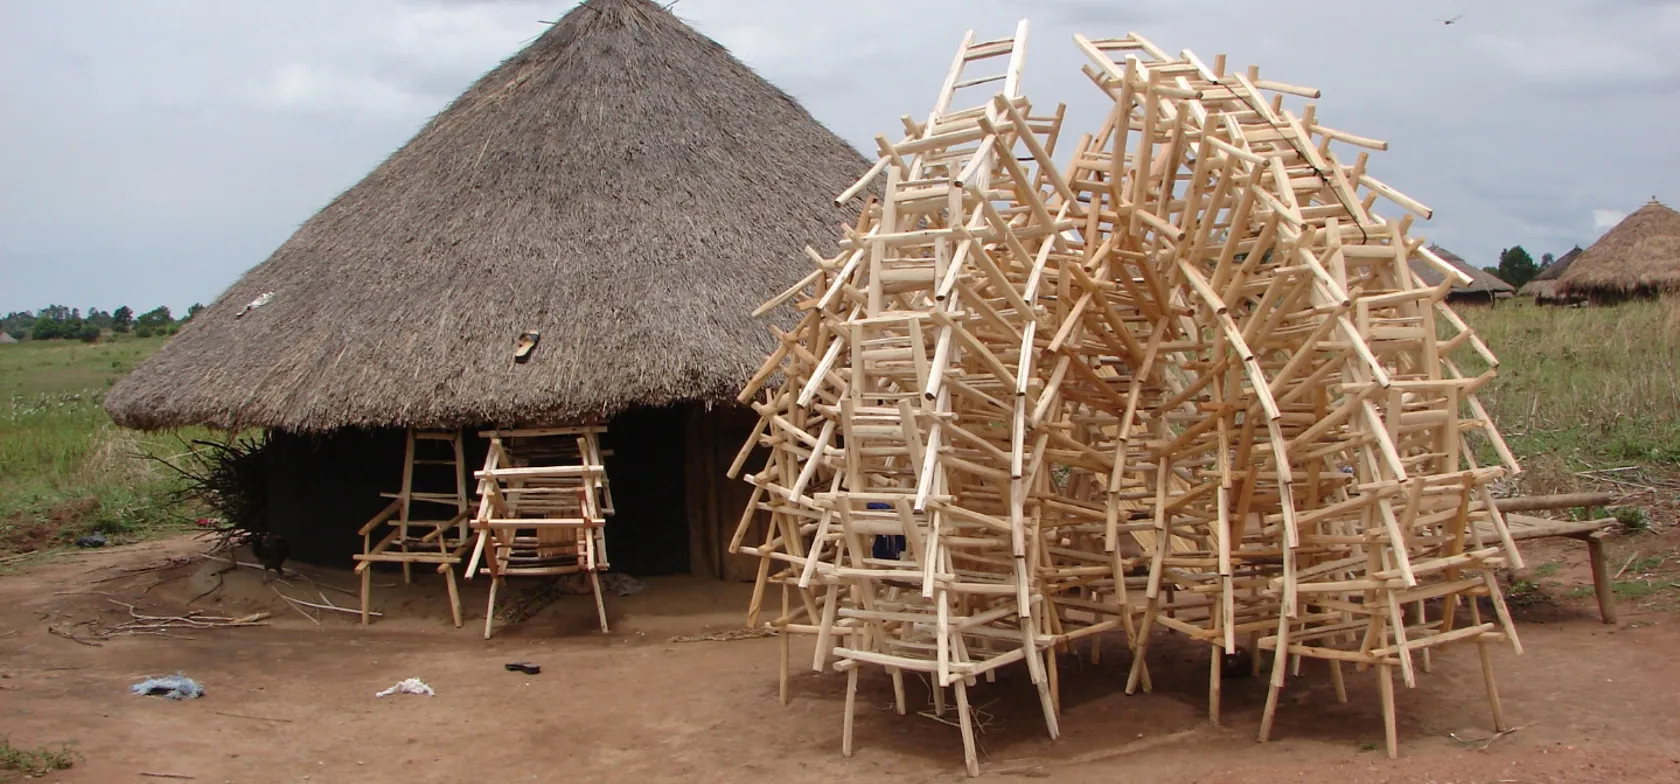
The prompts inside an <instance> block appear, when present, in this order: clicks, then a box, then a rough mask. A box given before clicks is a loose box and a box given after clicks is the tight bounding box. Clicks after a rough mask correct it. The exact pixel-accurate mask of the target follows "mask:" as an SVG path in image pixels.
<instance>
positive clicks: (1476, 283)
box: [1412, 245, 1517, 305]
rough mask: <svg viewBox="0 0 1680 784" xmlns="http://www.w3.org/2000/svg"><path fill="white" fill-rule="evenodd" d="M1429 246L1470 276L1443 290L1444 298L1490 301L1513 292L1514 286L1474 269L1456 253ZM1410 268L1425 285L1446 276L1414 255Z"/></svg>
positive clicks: (1469, 302) (1474, 302)
mask: <svg viewBox="0 0 1680 784" xmlns="http://www.w3.org/2000/svg"><path fill="white" fill-rule="evenodd" d="M1429 250H1431V251H1433V252H1434V253H1435V255H1437V256H1440V257H1441V258H1442V259H1443V260H1444V261H1446V262H1447V263H1448V264H1451V265H1453V266H1454V267H1457V268H1458V269H1459V270H1460V271H1462V272H1463V273H1464V274H1466V275H1469V276H1470V282H1469V283H1461V284H1458V285H1455V286H1453V287H1452V290H1451V291H1449V292H1447V301H1448V302H1450V303H1452V304H1455V305H1492V304H1493V303H1494V302H1496V301H1498V300H1501V299H1506V298H1509V297H1512V296H1515V295H1516V293H1517V290H1516V289H1515V288H1513V287H1512V286H1511V284H1509V283H1506V282H1505V281H1503V280H1500V279H1499V278H1497V277H1494V276H1493V275H1490V274H1488V273H1487V272H1484V271H1482V270H1479V269H1477V268H1476V267H1474V266H1472V265H1471V264H1470V262H1467V261H1465V260H1464V259H1463V258H1461V257H1460V256H1459V255H1458V254H1456V253H1453V252H1452V251H1450V250H1447V249H1446V248H1443V247H1441V246H1439V245H1430V246H1429ZM1412 271H1413V272H1416V273H1417V275H1418V277H1419V278H1422V279H1423V282H1424V284H1425V285H1428V286H1439V285H1441V281H1442V280H1444V279H1446V276H1445V275H1442V274H1441V273H1440V272H1439V271H1438V270H1436V269H1435V268H1434V267H1432V266H1430V265H1428V264H1425V263H1424V262H1423V261H1422V260H1421V259H1417V258H1414V259H1412Z"/></svg>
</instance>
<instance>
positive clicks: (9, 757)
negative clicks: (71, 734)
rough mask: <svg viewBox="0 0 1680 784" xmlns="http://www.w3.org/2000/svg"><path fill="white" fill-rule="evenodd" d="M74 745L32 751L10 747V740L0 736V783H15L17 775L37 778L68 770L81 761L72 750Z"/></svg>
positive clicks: (43, 747) (66, 744) (45, 747)
mask: <svg viewBox="0 0 1680 784" xmlns="http://www.w3.org/2000/svg"><path fill="white" fill-rule="evenodd" d="M74 745H75V744H74V743H62V744H59V745H58V747H56V748H52V747H48V746H37V747H35V748H32V749H25V748H19V747H17V746H13V745H12V741H11V738H9V737H7V736H5V735H0V781H15V780H16V779H17V774H20V773H21V774H23V775H24V777H26V778H38V777H40V776H45V775H47V774H48V773H52V772H54V771H59V770H68V769H69V768H71V767H74V766H75V764H76V763H78V762H81V761H82V755H80V754H78V753H76V750H75V749H74V748H72V746H74Z"/></svg>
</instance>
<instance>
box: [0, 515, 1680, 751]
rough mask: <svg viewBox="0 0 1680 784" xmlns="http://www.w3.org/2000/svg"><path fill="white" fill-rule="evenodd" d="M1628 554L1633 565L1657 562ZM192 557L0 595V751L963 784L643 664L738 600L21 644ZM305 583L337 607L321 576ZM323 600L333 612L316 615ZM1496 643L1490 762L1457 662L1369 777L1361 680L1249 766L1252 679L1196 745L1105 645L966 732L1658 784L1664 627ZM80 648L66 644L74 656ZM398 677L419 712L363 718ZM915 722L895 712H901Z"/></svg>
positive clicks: (246, 588) (1159, 686) (209, 604)
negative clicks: (1093, 660)
mask: <svg viewBox="0 0 1680 784" xmlns="http://www.w3.org/2000/svg"><path fill="white" fill-rule="evenodd" d="M1673 533H1674V532H1672V531H1671V532H1670V535H1665V536H1664V537H1663V539H1664V540H1665V541H1666V540H1670V539H1674V538H1675V537H1673V536H1672V534H1673ZM1652 539H1653V538H1651V537H1646V540H1647V541H1648V543H1649V544H1647V545H1641V546H1642V547H1644V546H1652V547H1654V546H1657V545H1662V546H1666V547H1668V548H1673V547H1674V546H1675V543H1676V542H1675V541H1666V543H1664V542H1652V541H1651V540H1652ZM200 549H202V545H201V544H200V543H197V542H194V541H192V540H191V539H186V538H182V539H176V540H171V541H165V542H154V543H149V544H142V545H135V546H129V547H121V548H112V549H110V550H106V551H98V552H90V553H75V554H72V555H70V556H66V557H64V558H61V559H58V560H51V561H47V562H44V563H39V564H36V565H35V566H33V567H32V568H30V569H29V571H27V572H25V573H22V574H14V575H11V576H6V577H0V734H6V735H9V736H10V737H11V742H12V743H13V745H15V746H20V747H29V746H34V745H38V744H56V743H59V742H63V741H69V740H74V741H75V742H76V744H77V745H76V748H77V749H78V750H79V751H80V752H81V754H82V755H84V757H85V761H83V762H81V763H79V764H77V765H76V766H75V767H74V768H72V769H70V770H67V771H63V772H60V773H56V774H52V775H51V776H49V777H48V778H49V780H51V781H57V782H116V781H162V780H165V779H158V778H143V777H141V776H140V775H139V774H140V773H141V772H151V773H170V774H177V775H181V776H191V777H194V778H193V779H192V780H195V781H198V782H224V781H226V782H300V781H311V782H461V781H469V780H483V781H498V782H499V781H555V780H567V779H574V778H579V779H582V780H588V781H627V782H628V781H639V782H661V781H685V782H738V781H771V780H774V781H777V782H798V781H827V782H832V781H835V780H842V779H845V780H862V779H868V780H891V781H907V782H919V781H950V782H955V781H960V780H963V779H964V776H963V771H962V749H961V745H960V741H959V740H958V735H957V730H956V729H955V728H954V727H950V726H946V725H944V724H941V723H938V722H936V721H932V720H930V719H927V718H922V717H919V716H915V715H912V716H908V717H901V716H897V715H895V714H894V713H893V711H892V707H891V704H892V691H891V685H890V682H889V680H888V679H887V678H886V676H885V675H884V674H883V673H881V672H880V671H879V670H878V669H875V668H871V669H866V670H865V674H864V677H863V681H862V685H861V688H860V694H859V701H858V705H859V708H858V723H857V729H856V747H857V751H856V755H855V756H854V757H852V758H851V759H845V758H843V757H842V756H841V755H840V722H841V710H842V704H843V693H844V684H845V679H844V677H843V676H840V675H835V674H832V673H829V674H821V675H819V674H815V673H812V672H810V670H809V662H810V655H811V648H810V645H811V643H810V641H809V640H808V639H805V638H796V639H795V640H794V643H793V661H794V667H795V675H794V678H793V687H792V703H791V704H790V705H787V706H782V705H780V704H779V703H778V702H777V699H776V669H777V656H778V646H779V642H778V641H777V640H775V639H745V640H734V641H728V642H671V641H670V638H672V637H673V636H679V635H700V634H705V633H707V632H713V631H723V630H729V629H734V628H738V627H739V626H740V624H741V620H742V615H741V608H743V607H744V606H745V605H746V601H747V597H748V595H749V593H750V586H742V585H730V584H722V583H715V582H710V581H702V580H693V579H682V578H662V579H654V580H650V581H648V582H649V585H648V587H647V589H646V590H644V591H643V592H641V593H639V594H636V595H634V596H629V597H616V596H609V597H608V607H609V613H610V615H611V617H612V620H613V624H614V629H613V633H612V634H610V635H602V634H601V633H600V632H599V631H598V630H595V629H594V628H593V624H594V612H593V610H594V608H593V606H592V605H591V603H590V602H589V600H588V598H587V597H582V596H567V597H563V598H562V599H560V600H559V601H558V602H557V603H556V604H554V605H552V606H550V607H548V608H547V609H545V610H543V611H542V612H541V613H540V614H538V615H536V616H535V617H534V618H531V619H529V620H527V621H525V622H523V623H521V624H517V625H514V626H511V627H507V628H504V629H501V630H499V631H498V632H497V634H496V636H495V638H494V639H492V640H489V641H485V640H483V639H481V633H482V623H483V620H482V619H483V591H484V589H485V586H484V584H483V582H482V581H473V582H471V583H467V584H466V585H467V590H466V591H465V595H464V599H465V602H466V606H467V610H468V621H467V625H466V627H465V628H463V629H455V628H453V627H452V626H451V625H450V624H449V622H448V612H447V607H446V605H445V604H444V602H443V601H442V596H443V589H442V585H441V582H439V581H438V578H437V577H436V575H433V574H426V575H425V576H424V577H421V576H419V574H418V572H417V576H416V581H415V584H414V585H412V586H400V585H398V586H395V587H385V588H380V589H378V590H376V592H375V596H374V606H375V608H376V609H380V610H383V611H385V612H386V613H387V617H386V618H385V619H382V620H379V621H376V622H375V623H374V624H373V625H372V626H370V627H368V628H366V629H364V628H361V627H360V626H358V625H357V622H356V619H355V618H354V617H353V616H350V615H339V614H334V613H327V614H326V616H327V617H324V618H322V619H321V620H320V624H319V625H318V626H317V625H316V624H315V622H313V621H311V620H308V619H306V618H304V617H303V616H302V615H301V614H300V613H299V612H296V611H294V610H293V609H292V608H290V607H289V606H287V605H286V604H284V603H283V602H282V601H281V600H280V599H278V598H277V597H276V596H275V595H274V593H273V590H272V588H275V587H277V588H279V589H280V590H283V591H285V592H287V593H288V594H290V595H292V596H294V597H298V598H305V599H308V600H310V601H315V602H318V603H319V602H320V601H321V599H320V596H319V595H318V594H317V590H319V589H317V588H316V587H314V586H312V585H311V584H310V583H309V582H308V581H306V580H304V579H302V578H300V577H296V576H292V577H289V578H288V580H287V584H275V585H274V586H270V585H265V584H264V583H263V582H262V577H261V576H260V575H259V574H258V573H257V572H256V571H255V570H249V569H241V570H238V571H237V572H236V573H230V574H227V575H225V576H224V577H223V578H222V580H223V585H222V587H221V588H220V589H218V590H216V591H214V592H212V593H210V594H209V595H208V596H206V597H204V598H203V599H199V600H197V601H196V602H194V603H193V604H192V605H191V608H199V609H203V610H204V611H206V612H207V613H208V614H215V615H227V616H238V615H244V614H248V613H251V612H256V611H267V612H271V613H273V617H272V619H271V623H272V625H271V626H266V627H250V628H237V629H212V630H206V631H191V632H183V633H182V634H183V635H185V636H190V637H193V638H195V639H190V640H189V639H172V638H160V637H116V638H112V639H108V640H105V641H103V642H102V644H100V645H99V646H97V647H95V646H92V645H82V644H77V643H76V642H74V641H71V640H69V639H65V638H63V637H59V636H55V635H53V634H50V633H49V632H48V631H47V630H48V627H49V626H52V627H55V628H58V629H60V630H64V629H70V628H71V627H72V626H73V625H74V624H76V623H78V622H83V621H90V620H94V619H100V620H101V622H102V623H104V624H105V625H106V626H109V625H113V624H116V623H120V622H122V621H124V620H127V618H128V610H127V609H125V608H123V607H120V606H117V605H115V604H112V603H111V602H110V601H109V599H111V598H117V599H121V600H122V601H126V602H131V603H135V604H137V605H138V606H139V610H140V612H142V613H152V614H157V615H174V614H178V613H180V612H184V611H185V610H186V609H189V606H188V600H190V599H192V597H194V596H195V595H196V594H199V593H201V592H204V591H206V590H207V589H210V588H212V587H214V586H215V585H216V583H217V577H216V576H215V574H214V573H215V571H217V570H218V569H219V568H222V565H221V564H217V563H214V562H205V561H202V560H198V559H195V558H189V557H188V556H190V555H192V554H195V553H197V552H198V551H199V550H200ZM1621 549H1622V551H1627V550H1628V548H1627V547H1626V546H1623V547H1622V548H1621ZM1524 552H1525V555H1526V556H1527V557H1528V559H1529V561H1530V562H1531V563H1533V564H1538V563H1544V562H1546V561H1548V560H1555V559H1560V558H1561V559H1562V560H1565V561H1566V562H1568V561H1574V560H1577V559H1578V557H1579V556H1578V554H1576V553H1574V551H1573V550H1572V549H1570V548H1569V546H1568V544H1560V545H1557V546H1555V547H1553V546H1551V545H1544V544H1543V545H1537V546H1532V547H1527V548H1525V550H1524ZM247 557H248V556H247ZM1624 557H1625V556H1624ZM171 559H173V560H171ZM1571 565H1573V564H1571ZM157 566H161V567H163V568H156V569H151V570H147V571H142V569H144V568H146V567H157ZM303 571H304V572H307V573H308V574H310V575H313V576H314V577H315V578H316V579H318V580H320V581H321V582H322V583H327V584H333V585H339V586H344V587H350V586H352V585H354V582H353V580H352V579H351V576H350V575H348V574H345V573H342V572H331V571H327V570H318V569H313V568H305V569H304V570H303ZM428 571H429V570H428ZM1575 571H1576V570H1575V569H1573V568H1571V569H1567V573H1568V574H1573V573H1574V572H1575ZM1560 577H1564V575H1561V574H1560V575H1554V576H1553V579H1557V578H1560ZM1566 579H1567V578H1566ZM378 581H379V582H381V583H382V584H385V585H389V584H391V583H400V577H398V576H396V575H395V574H390V575H387V574H381V575H379V577H378ZM518 588H519V586H518V585H517V584H516V585H515V589H516V590H517V589H518ZM100 592H104V593H100ZM1554 593H1557V594H1559V595H1562V593H1563V592H1562V591H1554ZM325 595H326V596H327V597H329V598H331V600H332V601H333V602H334V603H336V604H339V605H342V606H346V607H349V606H353V605H354V603H355V599H354V598H352V597H350V596H348V595H345V594H343V593H341V592H337V591H327V592H326V593H325ZM1518 617H1519V619H1520V620H1521V621H1522V623H1521V625H1520V630H1521V632H1522V638H1523V643H1524V645H1525V646H1526V653H1525V654H1524V655H1522V656H1517V655H1514V654H1512V653H1510V652H1509V651H1502V652H1500V653H1499V654H1498V655H1497V664H1498V676H1499V679H1500V690H1501V697H1502V698H1503V702H1504V709H1505V714H1506V717H1507V719H1508V720H1509V721H1510V722H1511V724H1512V725H1514V726H1516V727H1518V728H1519V729H1518V730H1517V731H1515V732H1511V733H1508V734H1506V735H1504V736H1501V737H1499V738H1498V739H1497V740H1495V741H1494V742H1493V743H1492V744H1491V745H1490V746H1489V747H1488V748H1486V749H1485V750H1478V749H1477V748H1476V747H1477V746H1480V745H1481V744H1479V743H1473V744H1472V743H1464V742H1460V740H1455V739H1454V737H1453V735H1456V736H1457V738H1458V739H1464V740H1471V739H1486V738H1488V737H1489V736H1490V735H1491V734H1492V728H1491V719H1490V717H1489V714H1488V709H1487V703H1486V701H1485V699H1484V697H1483V691H1482V683H1481V675H1480V668H1479V667H1478V665H1477V662H1476V656H1475V653H1474V651H1473V650H1471V649H1455V650H1450V651H1446V652H1442V653H1440V654H1438V655H1436V656H1435V659H1434V672H1433V674H1427V675H1426V674H1423V673H1421V672H1420V673H1419V676H1418V688H1416V689H1405V688H1401V689H1399V694H1398V703H1399V714H1400V719H1399V731H1400V743H1401V749H1400V751H1401V757H1400V759H1399V760H1395V761H1390V760H1388V759H1386V758H1385V757H1384V756H1383V754H1382V752H1381V751H1380V750H1378V749H1379V748H1380V745H1381V743H1382V720H1381V718H1380V714H1379V712H1378V709H1377V696H1376V684H1375V680H1374V677H1373V676H1371V675H1370V674H1350V678H1349V692H1350V702H1349V703H1348V704H1346V705H1339V704H1337V703H1336V702H1335V700H1334V698H1333V696H1332V694H1333V692H1332V691H1331V687H1330V683H1329V678H1328V677H1327V674H1326V673H1325V672H1324V671H1322V670H1321V669H1318V668H1314V667H1312V666H1311V665H1309V666H1308V668H1307V669H1306V671H1304V672H1303V673H1302V676H1301V677H1299V678H1295V679H1291V681H1290V684H1289V685H1288V686H1287V687H1286V689H1285V691H1284V696H1283V702H1282V706H1281V707H1280V709H1279V712H1278V718H1277V727H1276V729H1275V730H1274V734H1273V738H1274V739H1273V741H1272V742H1270V743H1267V744H1264V745H1262V744H1257V743H1256V742H1255V741H1254V733H1255V730H1256V728H1257V727H1258V724H1259V715H1260V709H1261V706H1262V704H1263V701H1264V697H1265V684H1264V680H1263V679H1239V680H1228V681H1227V682H1226V688H1225V694H1226V699H1225V709H1224V726H1222V727H1216V726H1213V725H1210V724H1209V723H1208V722H1207V720H1206V714H1205V705H1206V697H1205V689H1206V685H1205V684H1206V676H1205V673H1206V668H1207V658H1206V657H1207V655H1208V653H1207V651H1206V650H1205V649H1197V648H1194V647H1189V646H1186V645H1183V644H1180V643H1179V642H1178V641H1177V640H1175V639H1174V638H1171V637H1162V638H1161V639H1160V641H1159V642H1158V643H1157V644H1156V645H1155V647H1154V649H1153V651H1152V655H1151V673H1152V674H1153V676H1154V683H1155V690H1154V692H1153V693H1149V694H1139V695H1136V696H1131V697H1128V696H1126V695H1124V694H1123V693H1122V688H1123V685H1124V681H1125V673H1126V666H1127V665H1128V663H1129V656H1128V654H1127V653H1126V652H1125V649H1124V645H1123V644H1122V642H1121V641H1120V640H1119V639H1118V638H1116V639H1113V640H1108V641H1106V642H1105V648H1104V651H1103V657H1102V662H1101V664H1098V665H1092V664H1090V663H1089V662H1088V661H1083V660H1082V659H1081V658H1079V657H1075V656H1072V655H1067V656H1064V657H1063V658H1062V659H1061V660H1060V661H1061V663H1060V669H1061V674H1062V694H1063V715H1062V722H1061V726H1062V730H1063V737H1062V738H1061V739H1060V740H1057V741H1050V740H1048V739H1047V738H1046V737H1045V734H1044V728H1043V721H1042V718H1041V716H1040V715H1039V713H1038V705H1037V700H1036V697H1035V696H1034V693H1033V690H1032V688H1031V686H1030V684H1028V683H1027V681H1026V675H1025V672H1024V671H1017V670H1019V668H1016V670H1010V671H1007V672H1005V673H1003V674H1002V675H1001V676H1000V677H999V679H998V682H997V683H996V684H982V685H981V686H980V687H979V688H978V689H976V690H975V692H974V693H975V694H976V697H975V699H976V705H977V706H978V707H980V708H981V709H982V710H984V711H985V713H986V714H987V715H988V716H989V718H988V719H987V720H986V723H985V725H984V733H983V735H982V736H981V743H982V745H983V747H984V751H983V755H982V760H983V762H982V775H983V776H985V777H988V778H994V779H996V778H1008V777H1026V778H1055V779H1057V780H1061V781H1070V782H1081V781H1092V782H1096V781H1102V782H1114V781H1149V782H1152V784H1157V783H1159V784H1171V783H1173V782H1220V783H1221V784H1241V783H1242V782H1266V784H1276V783H1277V782H1288V781H1312V782H1361V783H1363V782H1441V783H1443V784H1444V783H1446V782H1524V783H1527V782H1674V781H1680V699H1677V698H1676V696H1675V690H1674V686H1673V679H1672V677H1671V669H1672V668H1673V667H1674V666H1675V665H1676V664H1677V663H1680V657H1677V656H1676V654H1675V653H1674V651H1676V650H1680V616H1676V615H1675V614H1673V613H1672V611H1671V610H1668V609H1642V608H1641V607H1639V606H1636V605H1634V604H1632V603H1625V604H1624V606H1623V609H1622V618H1621V623H1620V625H1618V626H1606V625H1604V624H1601V623H1600V622H1599V620H1598V618H1597V615H1596V611H1595V610H1594V609H1593V607H1592V605H1591V602H1590V599H1584V600H1556V601H1549V602H1546V603H1545V605H1544V607H1540V608H1537V609H1536V610H1535V611H1533V612H1530V611H1528V610H1519V611H1518ZM92 628H96V627H91V626H86V625H84V626H79V627H74V628H73V629H71V631H70V632H69V633H71V634H75V635H76V636H80V637H87V636H89V634H90V631H89V630H90V629H92ZM515 661H532V662H535V663H538V664H540V665H541V666H542V673H541V674H540V675H535V676H528V675H524V674H520V673H514V672H508V671H506V670H505V669H504V668H503V664H504V663H507V662H515ZM174 672H182V673H185V674H186V675H188V676H190V677H193V678H195V679H196V680H198V681H199V682H200V683H202V684H203V685H204V687H205V690H206V694H205V696H204V697H203V698H202V699H199V700H195V701H182V702H174V701H169V700H165V699H161V698H155V697H138V696H132V695H130V694H129V693H128V687H129V685H130V684H132V683H134V682H136V681H138V680H140V679H141V678H144V677H147V676H152V675H164V674H169V673H174ZM1351 672H1352V671H1350V673H1351ZM408 677H417V678H420V679H422V680H424V681H426V682H427V683H428V684H430V685H431V686H432V687H433V688H434V689H436V690H437V696H435V697H418V696H411V695H400V694H399V695H393V696H390V697H385V698H382V699H381V698H375V697H374V692H376V691H378V690H380V689H383V688H385V687H388V686H390V685H391V684H393V683H395V682H397V681H399V680H401V679H403V678H408ZM927 698H928V695H927V692H926V690H925V689H924V688H922V687H920V686H919V685H916V684H914V683H912V685H911V688H910V700H911V703H912V707H915V706H917V705H920V704H925V702H926V700H927ZM228 714H237V715H228Z"/></svg>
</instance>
